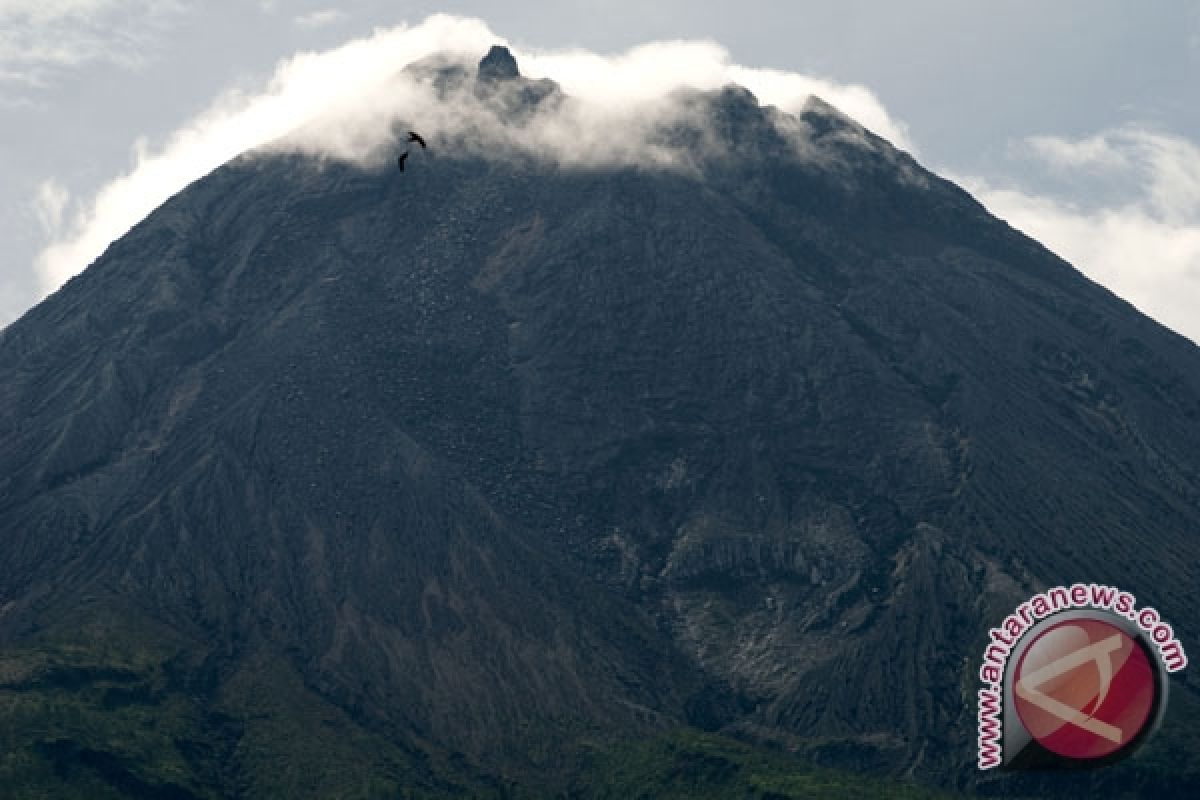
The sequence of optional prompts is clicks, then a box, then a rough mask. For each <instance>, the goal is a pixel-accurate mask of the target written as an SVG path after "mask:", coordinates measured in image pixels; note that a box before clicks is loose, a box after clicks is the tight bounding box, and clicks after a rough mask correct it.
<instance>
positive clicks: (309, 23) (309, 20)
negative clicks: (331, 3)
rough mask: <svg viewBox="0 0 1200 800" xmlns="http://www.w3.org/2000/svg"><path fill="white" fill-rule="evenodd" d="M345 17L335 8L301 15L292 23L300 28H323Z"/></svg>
mask: <svg viewBox="0 0 1200 800" xmlns="http://www.w3.org/2000/svg"><path fill="white" fill-rule="evenodd" d="M345 16H346V15H345V14H343V13H342V12H341V11H338V10H337V9H335V8H326V9H323V10H321V11H311V12H309V13H307V14H301V15H300V16H298V17H296V18H295V19H293V20H292V22H294V23H295V24H296V25H297V26H298V27H301V28H323V27H325V26H327V25H332V24H333V23H335V22H339V21H340V20H342V19H343V18H345Z"/></svg>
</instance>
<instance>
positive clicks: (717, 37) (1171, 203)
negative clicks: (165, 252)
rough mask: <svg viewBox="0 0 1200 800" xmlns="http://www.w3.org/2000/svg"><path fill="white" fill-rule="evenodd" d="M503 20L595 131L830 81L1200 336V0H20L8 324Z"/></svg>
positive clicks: (1, 126) (503, 28) (886, 130)
mask: <svg viewBox="0 0 1200 800" xmlns="http://www.w3.org/2000/svg"><path fill="white" fill-rule="evenodd" d="M434 14H440V15H442V16H437V17H432V18H431V15H434ZM492 42H503V43H505V44H508V45H509V46H510V47H512V49H513V51H514V53H515V54H516V55H517V58H518V60H519V62H520V65H521V69H522V71H523V72H524V73H525V74H528V75H531V76H532V77H552V78H554V79H556V80H558V81H559V82H560V83H562V84H563V86H564V88H565V89H567V90H568V91H569V92H572V93H573V94H576V95H578V96H579V97H581V98H583V101H584V102H583V104H582V106H581V107H583V108H585V109H589V110H590V111H589V113H590V114H592V116H586V115H585V116H581V117H578V118H574V119H571V120H567V121H566V122H567V123H570V124H572V125H574V126H575V128H574V129H569V130H568V129H564V130H567V133H571V132H572V131H573V132H574V135H575V136H576V138H578V137H579V136H580V135H583V134H586V130H585V129H586V127H587V124H588V123H589V122H595V121H597V120H603V119H609V117H604V116H603V115H605V114H609V115H611V114H616V113H619V111H620V109H621V108H622V107H625V106H628V107H629V108H640V109H642V110H645V109H649V108H657V107H659V106H660V105H661V99H662V98H663V97H664V96H665V93H666V92H667V91H668V90H669V89H671V88H673V87H676V86H679V85H696V86H701V87H709V86H714V85H720V84H722V83H725V82H729V81H734V82H739V83H743V84H745V85H747V86H749V87H750V88H751V89H752V90H753V91H754V92H755V94H756V95H757V96H758V97H759V98H760V99H761V100H763V101H764V102H770V103H773V104H776V105H779V106H780V107H781V108H783V109H785V110H795V109H796V108H798V107H799V106H800V105H801V103H802V100H803V97H802V95H806V94H807V93H809V92H815V93H817V94H820V95H821V96H822V97H823V98H824V99H825V100H827V101H829V102H831V103H833V104H834V105H835V106H838V107H839V108H841V110H843V111H845V112H847V113H849V114H850V115H851V116H854V117H855V118H856V119H858V120H859V121H860V122H862V123H863V124H864V125H866V126H867V127H869V128H871V129H872V130H874V131H876V132H877V133H880V134H882V135H884V136H885V137H886V138H888V139H890V140H891V141H893V143H895V144H897V145H898V146H900V147H902V148H904V149H906V150H908V151H910V152H912V153H913V154H914V155H915V156H916V157H917V158H918V160H920V161H921V162H922V163H923V164H924V165H925V166H926V167H928V168H930V169H932V170H934V171H936V172H938V173H939V174H942V175H943V176H945V177H948V178H950V179H952V180H955V181H956V182H958V183H960V184H961V185H963V186H964V187H965V188H967V189H968V190H969V191H971V192H972V193H973V194H975V195H976V197H978V198H979V199H980V200H981V201H982V202H983V203H984V205H985V206H987V207H988V208H989V210H991V211H992V212H993V213H994V214H996V215H997V216H1000V217H1002V218H1004V219H1006V220H1007V221H1008V222H1009V223H1010V224H1012V225H1013V226H1014V227H1017V228H1019V229H1021V230H1023V231H1025V232H1026V233H1028V234H1030V235H1031V236H1033V237H1034V238H1036V239H1038V240H1040V241H1042V242H1043V243H1044V244H1046V245H1047V246H1048V247H1050V248H1051V249H1052V250H1054V251H1055V252H1057V253H1058V254H1059V255H1061V256H1063V257H1064V258H1066V259H1067V260H1069V261H1070V262H1071V263H1073V264H1074V265H1075V266H1076V267H1078V268H1079V269H1081V270H1082V271H1083V272H1084V273H1086V274H1087V275H1088V276H1089V277H1091V278H1092V279H1093V280H1095V281H1097V282H1099V283H1101V284H1103V285H1105V286H1106V287H1108V288H1109V289H1111V290H1112V291H1114V292H1115V293H1116V294H1118V295H1120V296H1121V297H1123V298H1124V299H1126V300H1128V301H1129V302H1131V303H1133V304H1134V305H1135V306H1137V307H1138V308H1139V309H1141V310H1142V311H1143V312H1145V313H1147V314H1149V315H1150V316H1152V317H1154V318H1155V319H1157V320H1158V321H1159V322H1161V323H1163V324H1164V325H1167V326H1168V327H1171V328H1173V329H1174V330H1176V331H1178V332H1180V333H1182V334H1184V335H1185V336H1188V337H1190V338H1191V339H1193V340H1195V341H1200V313H1196V309H1200V103H1198V102H1196V100H1197V99H1198V96H1197V90H1196V88H1195V87H1196V86H1197V85H1200V80H1198V79H1200V4H1195V3H1191V2H1183V1H1182V0H1180V1H1179V2H1170V1H1169V0H1164V1H1163V2H1157V3H1144V4H1134V3H1127V2H1109V1H1108V0H1086V1H1085V0H1057V1H1056V2H1054V3H1045V2H1043V1H1042V0H1038V1H1037V2H1029V1H1027V0H1009V2H1006V3H1002V4H1000V3H983V2H973V1H969V0H913V1H912V2H907V3H903V4H898V3H887V4H884V3H878V2H868V1H865V0H839V1H838V2H829V1H828V0H826V2H821V3H814V2H802V1H800V0H772V1H768V0H741V1H740V2H738V3H736V4H729V3H715V2H712V3H697V2H675V0H664V1H661V2H655V3H653V4H647V3H644V2H625V1H624V0H613V1H611V2H606V3H595V2H589V3H585V2H578V1H577V0H559V1H558V2H547V3H535V2H526V1H525V0H510V1H509V2H508V3H504V4H497V3H484V2H444V3H424V2H400V1H397V0H391V1H389V2H379V1H377V0H349V1H348V2H341V3H338V4H336V5H332V4H326V3H322V2H305V1H304V0H258V1H257V2H254V1H253V0H241V1H240V2H229V1H228V0H208V1H207V2H204V3H201V2H199V0H0V175H2V176H3V180H0V240H2V241H3V242H4V243H5V246H4V247H3V248H0V326H3V325H6V324H8V323H9V322H11V321H12V320H14V319H16V318H17V317H18V316H19V315H20V314H21V313H23V312H24V311H25V310H27V309H28V308H30V307H31V306H32V305H34V304H35V303H37V302H38V301H39V300H40V299H42V298H43V297H45V296H46V294H48V293H49V292H51V291H53V290H54V289H55V288H57V286H58V285H60V284H61V283H62V282H63V281H64V280H65V279H67V278H68V277H70V275H72V274H74V273H76V272H78V271H80V270H82V269H83V268H85V267H86V266H87V265H88V263H90V262H91V261H92V260H93V259H94V258H95V257H96V256H98V255H99V254H100V252H102V251H103V249H104V247H105V246H106V245H107V244H108V243H109V242H111V241H112V240H113V239H115V238H117V237H119V236H120V235H122V234H123V233H124V232H125V231H126V230H128V228H129V227H130V226H131V225H133V224H135V223H136V222H137V221H138V220H139V219H140V218H141V217H143V216H144V215H145V214H146V213H148V212H149V211H151V210H153V208H154V207H156V206H157V205H158V204H159V203H161V202H162V201H164V200H165V199H166V198H167V197H169V196H170V195H171V194H173V193H175V192H177V191H179V190H181V189H182V188H184V187H185V186H186V185H187V184H188V183H189V182H191V181H192V180H195V179H196V178H198V177H200V176H202V175H203V174H205V173H207V172H208V171H210V170H211V169H213V168H215V167H216V166H218V165H219V164H220V163H222V162H223V161H224V160H227V159H228V158H230V157H232V156H233V155H235V154H236V153H238V152H240V151H242V150H244V149H246V148H248V147H253V146H257V145H260V144H262V143H264V142H267V141H271V140H273V139H276V138H277V137H279V136H282V135H284V134H286V133H287V132H288V131H289V130H290V129H292V128H294V127H297V126H304V125H308V124H310V123H312V122H313V120H314V118H316V117H318V116H320V115H325V116H329V115H333V116H337V115H338V114H342V113H345V114H351V115H352V114H359V115H360V116H362V115H363V114H365V113H366V112H365V111H364V109H366V108H368V107H374V106H376V105H378V104H379V103H380V102H392V103H399V102H401V101H402V100H404V99H405V98H404V97H402V96H391V99H390V101H389V100H387V99H386V98H388V97H389V95H387V94H386V91H387V86H386V85H384V84H382V83H380V81H381V80H382V78H386V77H388V76H391V75H393V74H394V71H395V70H396V69H397V68H398V67H400V66H403V64H404V63H407V61H408V60H411V59H413V58H416V57H419V56H421V55H423V54H425V53H427V52H431V51H432V50H434V49H458V50H463V51H465V52H466V51H470V52H478V53H479V55H482V52H483V51H485V50H486V48H487V45H488V44H490V43H492ZM393 94H394V93H393ZM623 97H628V98H631V100H630V102H629V103H622V98H623ZM381 98H382V99H381ZM408 99H409V100H413V101H414V102H415V100H414V99H413V98H408ZM638 104H640V105H638ZM596 115H599V116H596ZM447 124H448V123H447ZM581 126H582V127H581ZM321 130H322V131H323V133H322V135H321V139H320V143H319V146H320V147H322V148H325V149H333V150H338V151H339V152H340V151H346V150H355V151H356V152H357V150H356V148H358V149H361V147H363V146H365V145H364V144H363V143H362V142H360V141H358V140H357V139H354V137H353V136H349V135H348V134H346V132H345V131H339V132H331V130H329V129H327V128H323V129H321ZM558 134H559V135H560V136H561V135H563V134H564V131H563V130H560V131H558ZM339 137H340V138H339Z"/></svg>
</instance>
